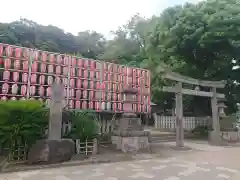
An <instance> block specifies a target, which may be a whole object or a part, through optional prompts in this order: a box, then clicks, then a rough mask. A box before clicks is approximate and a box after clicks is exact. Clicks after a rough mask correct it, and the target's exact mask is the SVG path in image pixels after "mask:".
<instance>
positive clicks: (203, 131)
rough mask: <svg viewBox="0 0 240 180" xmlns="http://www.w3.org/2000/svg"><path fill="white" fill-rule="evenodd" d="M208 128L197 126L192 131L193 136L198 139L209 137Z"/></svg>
mask: <svg viewBox="0 0 240 180" xmlns="http://www.w3.org/2000/svg"><path fill="white" fill-rule="evenodd" d="M208 131H209V128H208V126H197V127H196V128H194V129H193V130H192V134H193V135H195V136H198V137H203V138H204V137H208Z"/></svg>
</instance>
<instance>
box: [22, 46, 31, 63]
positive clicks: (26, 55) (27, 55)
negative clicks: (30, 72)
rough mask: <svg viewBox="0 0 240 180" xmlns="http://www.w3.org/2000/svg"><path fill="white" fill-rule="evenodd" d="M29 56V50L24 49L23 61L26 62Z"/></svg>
mask: <svg viewBox="0 0 240 180" xmlns="http://www.w3.org/2000/svg"><path fill="white" fill-rule="evenodd" d="M29 55H30V52H29V49H28V48H24V51H23V57H24V59H25V60H28V58H29Z"/></svg>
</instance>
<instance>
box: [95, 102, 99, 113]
mask: <svg viewBox="0 0 240 180" xmlns="http://www.w3.org/2000/svg"><path fill="white" fill-rule="evenodd" d="M95 109H96V111H100V102H98V101H97V102H95Z"/></svg>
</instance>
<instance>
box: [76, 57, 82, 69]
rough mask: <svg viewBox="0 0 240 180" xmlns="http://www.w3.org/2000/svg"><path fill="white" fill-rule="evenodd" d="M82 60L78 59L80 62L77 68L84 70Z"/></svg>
mask: <svg viewBox="0 0 240 180" xmlns="http://www.w3.org/2000/svg"><path fill="white" fill-rule="evenodd" d="M82 64H83V63H82V60H81V59H78V61H77V66H78V68H79V69H82Z"/></svg>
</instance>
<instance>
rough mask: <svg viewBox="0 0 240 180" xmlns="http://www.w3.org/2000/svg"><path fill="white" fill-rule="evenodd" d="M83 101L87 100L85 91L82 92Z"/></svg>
mask: <svg viewBox="0 0 240 180" xmlns="http://www.w3.org/2000/svg"><path fill="white" fill-rule="evenodd" d="M83 99H87V91H86V90H84V91H83Z"/></svg>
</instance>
